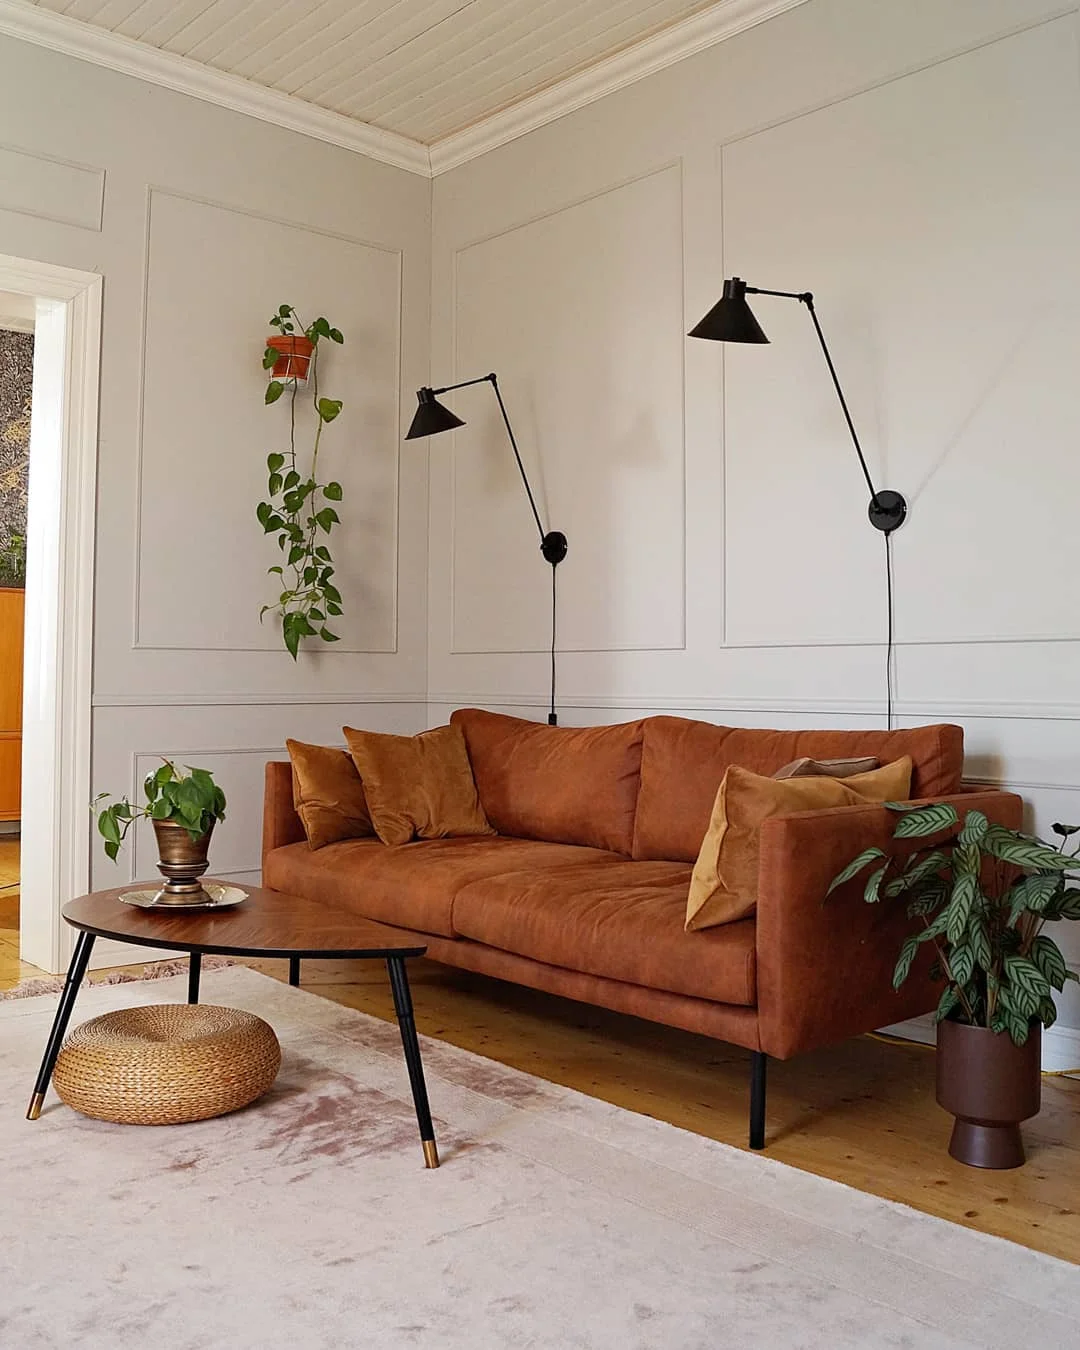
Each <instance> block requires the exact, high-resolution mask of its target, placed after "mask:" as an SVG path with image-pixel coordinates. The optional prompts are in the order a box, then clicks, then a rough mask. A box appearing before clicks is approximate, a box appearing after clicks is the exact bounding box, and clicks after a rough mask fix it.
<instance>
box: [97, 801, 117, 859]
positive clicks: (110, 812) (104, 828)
mask: <svg viewBox="0 0 1080 1350" xmlns="http://www.w3.org/2000/svg"><path fill="white" fill-rule="evenodd" d="M115 810H116V808H115V807H111V806H110V807H108V808H107V809H106V810H104V811H102V813H101V815H100V816H98V829H99V830H100V831H101V834H102V836H103V838H105V839H106V840H108V841H109V842H110V843H113V844H116V845H117V847H119V845H120V825H119V822H118V821H117V819H116V814H115ZM114 856H115V855H114Z"/></svg>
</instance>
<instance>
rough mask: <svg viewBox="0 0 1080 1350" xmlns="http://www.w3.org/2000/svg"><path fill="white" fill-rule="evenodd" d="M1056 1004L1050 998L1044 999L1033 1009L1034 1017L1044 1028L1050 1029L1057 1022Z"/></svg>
mask: <svg viewBox="0 0 1080 1350" xmlns="http://www.w3.org/2000/svg"><path fill="white" fill-rule="evenodd" d="M1057 1015H1058V1014H1057V1004H1056V1003H1055V1002H1054V1000H1053V999H1052V998H1044V999H1043V1001H1042V1002H1041V1003H1040V1004H1039V1006H1038V1007H1037V1008H1036V1009H1035V1016H1036V1017H1037V1018H1038V1019H1039V1021H1040V1022H1041V1023H1042V1024H1043V1026H1044V1027H1052V1026H1053V1025H1054V1023H1055V1022H1056V1021H1057Z"/></svg>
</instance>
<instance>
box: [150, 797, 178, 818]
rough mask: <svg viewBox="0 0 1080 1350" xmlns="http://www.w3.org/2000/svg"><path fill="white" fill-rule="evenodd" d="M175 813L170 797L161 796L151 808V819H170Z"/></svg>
mask: <svg viewBox="0 0 1080 1350" xmlns="http://www.w3.org/2000/svg"><path fill="white" fill-rule="evenodd" d="M172 813H173V804H172V802H171V801H169V799H168V797H159V798H158V799H157V801H156V802H154V804H153V806H151V808H150V818H151V820H168V819H169V817H170V816H171V815H172Z"/></svg>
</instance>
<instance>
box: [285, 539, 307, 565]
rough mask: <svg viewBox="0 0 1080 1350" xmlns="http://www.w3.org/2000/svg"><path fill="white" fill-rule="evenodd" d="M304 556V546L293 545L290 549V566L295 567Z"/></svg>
mask: <svg viewBox="0 0 1080 1350" xmlns="http://www.w3.org/2000/svg"><path fill="white" fill-rule="evenodd" d="M303 556H304V546H303V544H293V546H292V548H291V549H289V566H290V567H294V566H295V565H296V564H297V563H298V562H299V561H300V559H301V558H302V557H303Z"/></svg>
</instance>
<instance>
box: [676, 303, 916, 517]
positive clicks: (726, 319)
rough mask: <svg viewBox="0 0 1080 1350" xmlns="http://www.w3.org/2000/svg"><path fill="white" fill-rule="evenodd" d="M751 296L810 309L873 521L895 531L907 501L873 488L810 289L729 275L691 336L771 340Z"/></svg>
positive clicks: (713, 339)
mask: <svg viewBox="0 0 1080 1350" xmlns="http://www.w3.org/2000/svg"><path fill="white" fill-rule="evenodd" d="M748 295H778V296H781V297H783V298H784V299H785V300H798V301H800V302H801V303H802V304H804V305H805V306H806V308H807V309H808V310H809V312H810V318H811V319H812V320H813V324H814V331H815V333H817V336H818V341H819V342H820V343H821V350H822V352H823V354H824V356H825V364H826V365H827V366H828V367H829V374H830V375H831V376H832V382H833V387H834V388H835V390H836V396H837V398H839V400H840V407H841V408H842V409H843V410H844V420H845V421H846V422H847V427H848V431H850V432H851V440H852V443H853V444H854V446H855V453H856V454H857V455H858V457H859V466H860V468H861V469H862V472H863V477H864V478H865V479H866V486H867V487H868V488H869V489H870V506H869V508H868V514H869V516H870V524H871V525H873V526H874V528H875V529H877V530H883V531H884V532H885V534H886V535H889V534H892V532H893V530H896V529H899V527H900V526H901V525H902V524H903V523H904V517H905V516H906V515H907V502H906V501H905V500H904V498H903V497H902V496H901V495H900V493H899V492H890V491H889V490H888V489H883V490H882V491H880V492H879V491H878V490H877V489H876V488H875V487H874V480H873V479H872V478H871V477H870V470H869V469H868V468H867V467H866V458H865V456H864V455H863V452H862V446H861V445H860V444H859V437H858V435H857V434H856V431H855V423H854V422H853V421H852V420H851V413H850V412H849V411H848V405H847V399H846V398H844V391H843V389H841V388H840V380H839V378H838V377H837V374H836V367H835V366H834V365H833V359H832V356H831V355H830V353H829V348H828V344H827V343H826V341H825V334H824V333H823V332H822V331H821V324H820V323H818V316H817V311H816V310H815V309H814V297H813V295H812V294H811V292H810V291H767V290H763V289H762V288H761V287H759V286H748V285H747V284H746V282H745V281H743V280H742V278H741V277H728V278H727V280H726V281H725V282H724V293H723V295H722V296H721V297H720V299H719V300H718V301H717V302H716V304H715V305H713V307H712V309H710V310H709V312H708V314H706V315H705V317H704V318H703V319H702V320H701V322H700V323H699V324H697V325H696V327H694V328H691V330H690V334H689V335H690V337H696V338H707V339H709V340H710V341H712V342H752V343H761V342H768V340H769V339H768V338H767V337H766V336H765V334H764V332H763V331H762V328H761V325H760V324H759V323H758V321H757V319H756V318H755V317H754V311H753V310H752V309H751V308H750V306H749V305H748V304H747V303H746V297H747V296H748Z"/></svg>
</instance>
